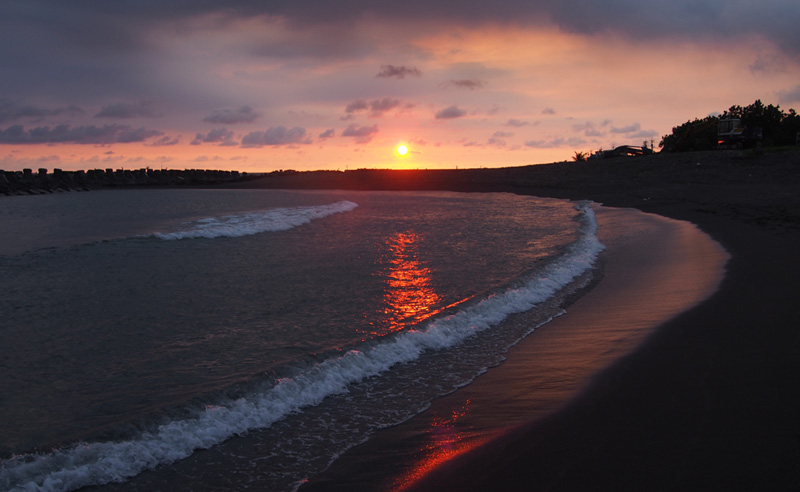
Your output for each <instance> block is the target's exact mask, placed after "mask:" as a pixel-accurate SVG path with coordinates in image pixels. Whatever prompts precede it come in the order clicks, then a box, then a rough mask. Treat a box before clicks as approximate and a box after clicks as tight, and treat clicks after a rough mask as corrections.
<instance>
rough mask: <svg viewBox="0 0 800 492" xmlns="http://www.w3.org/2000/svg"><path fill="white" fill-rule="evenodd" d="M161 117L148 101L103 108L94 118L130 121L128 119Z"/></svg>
mask: <svg viewBox="0 0 800 492" xmlns="http://www.w3.org/2000/svg"><path fill="white" fill-rule="evenodd" d="M158 116H161V114H160V113H158V112H157V111H156V109H155V107H154V105H153V103H152V102H150V101H142V102H138V103H119V104H111V105H108V106H103V108H102V109H101V110H100V112H99V113H97V114H96V115H94V117H95V118H111V119H117V120H122V119H130V118H155V117H158Z"/></svg>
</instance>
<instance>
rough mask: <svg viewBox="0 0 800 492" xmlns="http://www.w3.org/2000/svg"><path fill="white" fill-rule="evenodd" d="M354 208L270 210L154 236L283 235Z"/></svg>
mask: <svg viewBox="0 0 800 492" xmlns="http://www.w3.org/2000/svg"><path fill="white" fill-rule="evenodd" d="M356 207H358V204H356V203H353V202H350V201H347V200H342V201H340V202H336V203H331V204H328V205H317V206H309V207H294V208H274V209H270V210H260V211H257V212H245V213H240V214H232V215H224V216H221V217H206V218H203V219H198V220H194V221H191V222H186V223H184V224H181V226H182V228H181V229H180V230H178V231H173V232H164V233H154V234H152V235H153V236H155V237H157V238H160V239H194V238H207V239H213V238H217V237H241V236H249V235H252V234H259V233H262V232H276V231H285V230H288V229H291V228H293V227H297V226H300V225H303V224H307V223H309V222H311V221H312V220H314V219H321V218H323V217H327V216H329V215H333V214H337V213H341V212H349V211H351V210H353V209H354V208H356Z"/></svg>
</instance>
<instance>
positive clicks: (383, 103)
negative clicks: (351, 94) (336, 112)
mask: <svg viewBox="0 0 800 492" xmlns="http://www.w3.org/2000/svg"><path fill="white" fill-rule="evenodd" d="M400 105H401V101H400V100H399V99H393V98H391V97H384V98H383V99H375V100H374V101H371V102H367V101H364V100H363V99H358V100H356V101H353V102H351V103H350V104H348V105H347V107H346V108H344V111H345V112H346V113H347V114H348V115H352V114H353V113H359V112H362V111H369V116H370V117H373V118H380V117H381V116H383V113H385V112H387V111H391V110H392V109H395V108H397V107H399V106H400Z"/></svg>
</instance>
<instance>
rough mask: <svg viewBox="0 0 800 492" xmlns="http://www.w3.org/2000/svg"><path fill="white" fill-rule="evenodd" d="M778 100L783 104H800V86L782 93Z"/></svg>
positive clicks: (779, 94)
mask: <svg viewBox="0 0 800 492" xmlns="http://www.w3.org/2000/svg"><path fill="white" fill-rule="evenodd" d="M778 98H779V100H780V102H781V103H783V104H791V103H796V102H800V85H797V86H795V87H794V88H793V89H789V90H785V91H780V92H779V93H778Z"/></svg>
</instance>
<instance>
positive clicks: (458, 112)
mask: <svg viewBox="0 0 800 492" xmlns="http://www.w3.org/2000/svg"><path fill="white" fill-rule="evenodd" d="M466 114H467V112H466V111H464V110H463V109H460V108H459V107H458V106H455V105H453V106H448V107H446V108H444V109H442V110H440V111H438V112H437V113H436V115H434V117H435V118H436V119H437V120H451V119H454V118H461V117H462V116H466Z"/></svg>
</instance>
